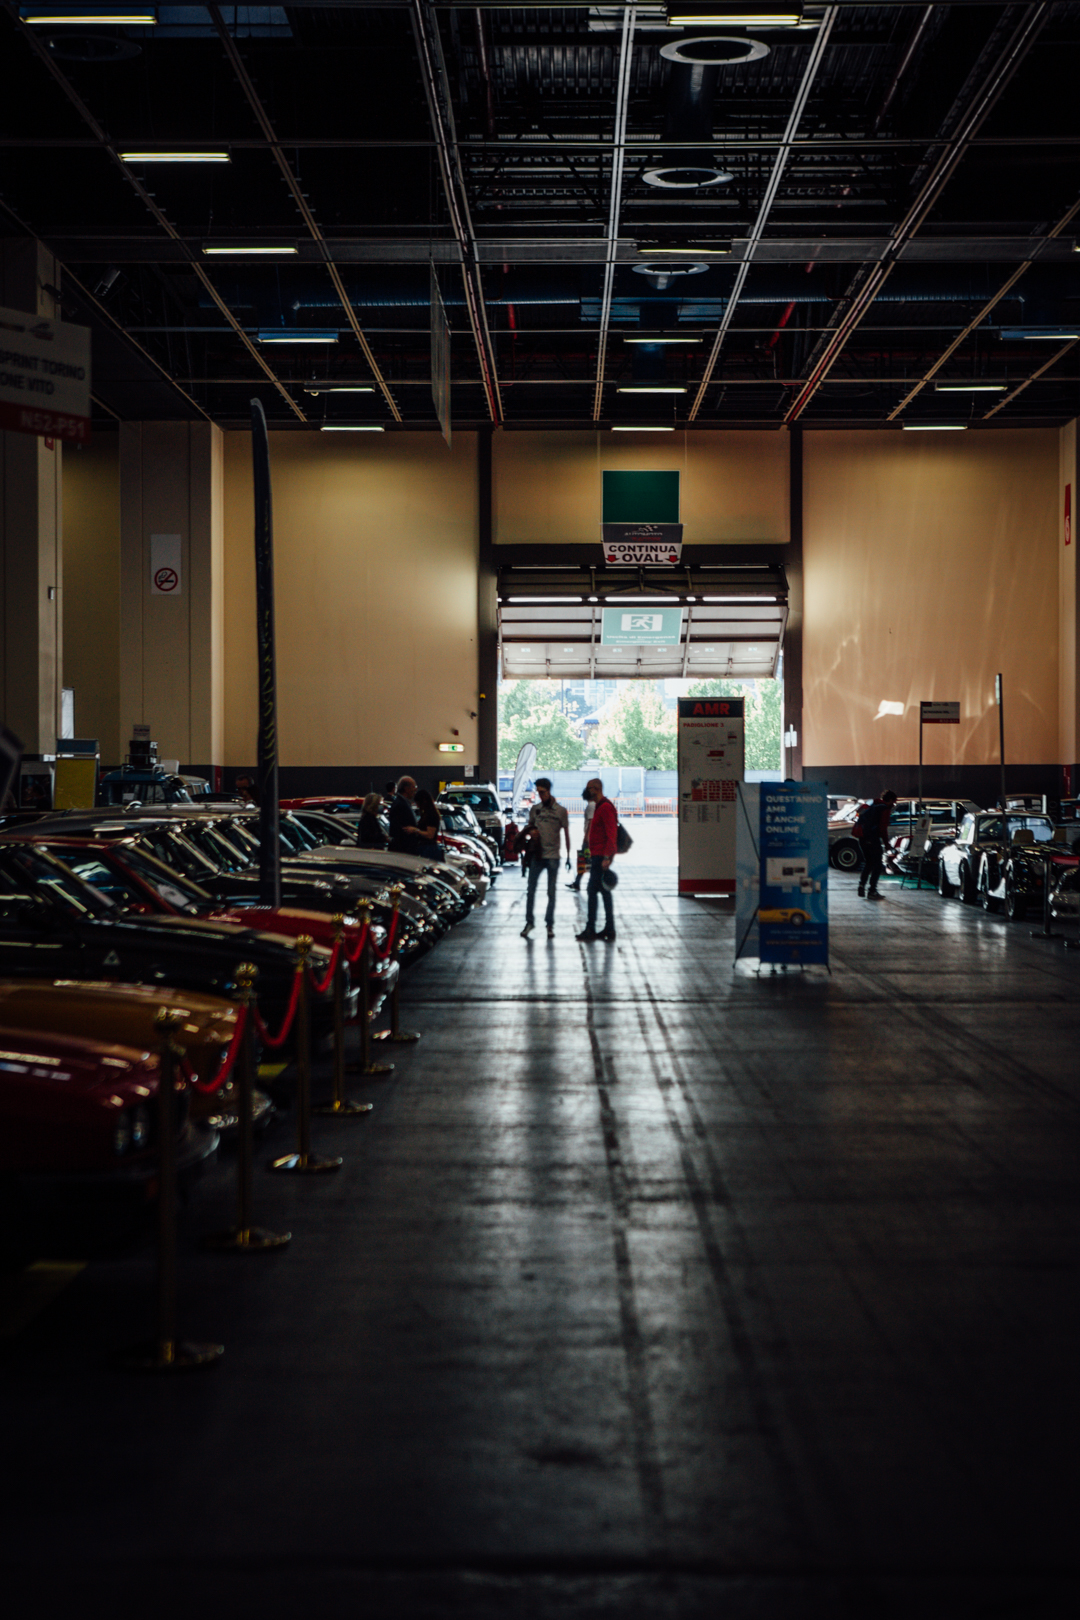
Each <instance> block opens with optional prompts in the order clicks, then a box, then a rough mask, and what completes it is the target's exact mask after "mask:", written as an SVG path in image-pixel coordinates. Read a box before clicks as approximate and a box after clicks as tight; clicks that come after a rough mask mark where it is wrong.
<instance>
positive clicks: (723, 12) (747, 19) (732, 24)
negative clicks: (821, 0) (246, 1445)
mask: <svg viewBox="0 0 1080 1620" xmlns="http://www.w3.org/2000/svg"><path fill="white" fill-rule="evenodd" d="M802 20H803V18H802V7H801V6H800V7H799V8H798V10H795V9H794V7H789V8H788V9H787V10H786V11H783V10H781V9H779V8H778V7H777V8H773V7H769V6H762V7H761V8H760V9H759V10H755V9H754V8H753V7H746V6H741V7H740V6H730V7H728V8H725V7H724V6H715V5H714V6H709V5H706V6H696V7H695V6H692V5H690V6H687V5H679V4H677V3H676V4H669V5H668V13H667V25H668V27H669V28H697V27H699V26H700V27H704V28H709V27H716V28H798V26H799V24H800V23H801V22H802Z"/></svg>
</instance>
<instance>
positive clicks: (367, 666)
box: [224, 433, 478, 772]
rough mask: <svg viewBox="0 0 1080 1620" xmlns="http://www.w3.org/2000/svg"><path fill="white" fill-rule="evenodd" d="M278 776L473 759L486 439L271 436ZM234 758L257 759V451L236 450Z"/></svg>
mask: <svg viewBox="0 0 1080 1620" xmlns="http://www.w3.org/2000/svg"><path fill="white" fill-rule="evenodd" d="M270 466H271V477H272V480H273V495H274V554H275V565H274V566H275V578H274V590H275V599H276V619H277V624H276V639H277V674H278V720H279V727H280V736H281V756H280V762H281V764H282V765H283V766H287V767H288V766H328V765H380V764H381V765H392V764H394V763H397V762H402V763H404V762H407V763H409V764H412V765H417V766H421V765H433V766H437V765H438V764H439V762H440V759H442V760H443V761H444V762H445V760H446V757H447V756H445V755H443V756H440V755H439V753H438V751H437V748H436V744H437V743H438V742H440V741H442V742H446V741H451V740H453V739H452V736H451V732H452V729H453V728H456V729H457V730H458V731H459V732H460V737H459V738H458V739H457V740H459V741H461V742H463V743H464V744H465V746H466V752H465V753H464V755H462V756H460V758H459V759H456V760H455V764H454V771H455V772H456V771H457V769H458V768H459V766H460V765H461V764H471V763H475V761H476V722H475V721H474V720H471V719H470V718H469V715H470V712H473V711H475V710H476V709H477V708H478V703H477V697H478V691H477V666H476V634H477V614H476V607H477V587H476V573H477V556H478V538H477V496H476V435H475V434H472V433H461V434H455V435H454V446H453V450H452V451H451V450H448V449H447V447H446V445H445V444H444V443H443V440H442V439H441V438H440V437H438V436H437V435H435V434H431V433H424V434H420V433H415V434H405V433H402V434H386V435H385V436H380V437H379V438H377V439H376V438H375V436H374V435H372V436H371V438H368V437H366V436H364V435H357V436H356V437H355V438H354V437H353V436H351V435H348V434H340V435H333V436H330V435H321V434H318V433H310V434H308V433H276V434H272V435H271V447H270ZM224 468H225V563H224V580H225V690H226V692H227V694H228V702H227V705H226V725H225V759H226V763H227V764H230V765H234V766H236V765H251V764H253V763H254V760H255V751H256V725H257V715H256V685H255V668H256V665H255V656H256V655H255V568H254V557H253V522H254V517H253V506H252V485H251V444H250V438H249V435H247V434H246V433H230V434H227V435H226V438H225V463H224Z"/></svg>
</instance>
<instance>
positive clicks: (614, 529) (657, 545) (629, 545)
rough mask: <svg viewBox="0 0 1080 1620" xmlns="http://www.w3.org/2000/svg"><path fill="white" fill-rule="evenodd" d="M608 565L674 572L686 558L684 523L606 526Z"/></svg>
mask: <svg viewBox="0 0 1080 1620" xmlns="http://www.w3.org/2000/svg"><path fill="white" fill-rule="evenodd" d="M601 527H602V528H603V531H604V561H605V562H606V563H631V564H633V566H634V567H635V568H638V567H644V568H672V567H674V565H675V564H676V563H677V562H678V561H679V558H680V557H681V556H682V532H683V526H682V524H681V523H604V524H602V525H601Z"/></svg>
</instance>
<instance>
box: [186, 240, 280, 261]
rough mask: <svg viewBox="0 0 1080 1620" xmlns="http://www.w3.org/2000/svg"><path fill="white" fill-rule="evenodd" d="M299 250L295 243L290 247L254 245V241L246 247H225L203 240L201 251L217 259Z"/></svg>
mask: <svg viewBox="0 0 1080 1620" xmlns="http://www.w3.org/2000/svg"><path fill="white" fill-rule="evenodd" d="M299 251H300V250H299V248H297V247H296V246H295V245H294V246H292V247H256V246H255V245H254V243H252V244H250V245H249V246H246V247H225V246H224V245H222V244H219V243H216V242H204V243H203V252H204V253H205V254H207V256H208V257H213V258H219V259H223V258H226V257H229V256H231V257H233V258H240V257H243V255H245V254H248V253H277V254H281V253H298V252H299Z"/></svg>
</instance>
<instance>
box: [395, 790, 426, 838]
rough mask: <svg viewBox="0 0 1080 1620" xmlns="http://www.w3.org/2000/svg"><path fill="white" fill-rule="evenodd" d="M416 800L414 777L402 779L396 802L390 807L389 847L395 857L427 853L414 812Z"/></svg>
mask: <svg viewBox="0 0 1080 1620" xmlns="http://www.w3.org/2000/svg"><path fill="white" fill-rule="evenodd" d="M415 798H416V783H415V782H414V781H413V779H412V777H411V776H402V777H400V778H399V780H398V784H397V792H396V793H395V794H394V800H393V803H392V804H391V806H390V844H389V847H390V849H391V850H393V852H394V854H395V855H422V854H424V853H425V850H424V848H423V844H424V843H425V842H426V840H422V839H421V837H420V829H419V827H418V826H417V825H416V812H415V811H414V810H413V800H414V799H415Z"/></svg>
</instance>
